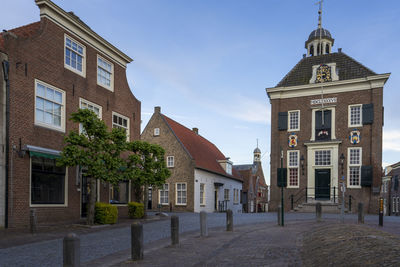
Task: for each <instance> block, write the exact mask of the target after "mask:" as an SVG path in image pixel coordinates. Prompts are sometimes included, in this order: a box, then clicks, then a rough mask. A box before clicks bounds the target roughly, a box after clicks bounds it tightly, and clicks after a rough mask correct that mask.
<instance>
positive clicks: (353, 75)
mask: <svg viewBox="0 0 400 267" xmlns="http://www.w3.org/2000/svg"><path fill="white" fill-rule="evenodd" d="M327 63H336V69H337V70H338V72H339V73H338V75H339V80H340V81H341V80H351V79H357V78H365V77H368V76H372V75H376V73H375V72H373V71H372V70H370V69H368V68H367V67H365V66H364V65H362V64H361V63H359V62H357V61H356V60H355V59H353V58H352V57H350V56H348V55H346V54H345V53H343V52H340V53H332V54H324V55H319V56H312V57H305V58H303V59H302V60H300V61H299V62H298V63H297V64H296V66H294V68H293V69H292V70H291V71H290V72H289V73H288V74H287V75H286V76H285V77H284V78H283V79H282V80H281V81H280V82H279V83H278V84H277V85H276V87H289V86H297V85H306V84H309V83H310V79H311V76H312V66H314V65H319V64H327Z"/></svg>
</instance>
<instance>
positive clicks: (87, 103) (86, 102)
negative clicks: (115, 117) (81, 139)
mask: <svg viewBox="0 0 400 267" xmlns="http://www.w3.org/2000/svg"><path fill="white" fill-rule="evenodd" d="M82 103H85V104H86V105H88V106H92V107H96V108H98V109H99V114H97V117H98V118H99V119H100V120H101V119H102V117H103V114H102V113H103V108H102V106H100V105H97V104H95V103H93V102H90V101H89V100H86V99H84V98H82V97H80V98H79V108H80V109H83V108H82ZM88 109H89V110H92V109H91V108H88ZM82 131H83V127H82V123H79V133H82Z"/></svg>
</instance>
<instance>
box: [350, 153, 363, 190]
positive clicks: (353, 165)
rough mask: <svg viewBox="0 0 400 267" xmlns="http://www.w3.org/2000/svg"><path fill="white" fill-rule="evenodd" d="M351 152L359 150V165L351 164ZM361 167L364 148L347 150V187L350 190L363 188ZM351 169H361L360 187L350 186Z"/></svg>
mask: <svg viewBox="0 0 400 267" xmlns="http://www.w3.org/2000/svg"><path fill="white" fill-rule="evenodd" d="M351 150H359V151H360V161H359V163H357V164H354V163H350V161H351V158H350V151H351ZM361 166H362V147H349V148H347V187H348V188H361ZM350 167H359V169H360V172H359V173H360V176H359V185H351V184H350Z"/></svg>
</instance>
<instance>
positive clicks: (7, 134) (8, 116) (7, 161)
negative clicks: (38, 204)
mask: <svg viewBox="0 0 400 267" xmlns="http://www.w3.org/2000/svg"><path fill="white" fill-rule="evenodd" d="M2 65H3V75H4V80H5V82H6V151H5V153H6V196H5V197H6V202H5V222H4V227H5V228H8V182H9V181H8V180H9V177H8V173H9V160H10V155H9V153H10V141H9V135H10V133H9V132H10V127H9V126H10V80H9V78H8V73H9V64H8V61H6V60H3V62H2Z"/></svg>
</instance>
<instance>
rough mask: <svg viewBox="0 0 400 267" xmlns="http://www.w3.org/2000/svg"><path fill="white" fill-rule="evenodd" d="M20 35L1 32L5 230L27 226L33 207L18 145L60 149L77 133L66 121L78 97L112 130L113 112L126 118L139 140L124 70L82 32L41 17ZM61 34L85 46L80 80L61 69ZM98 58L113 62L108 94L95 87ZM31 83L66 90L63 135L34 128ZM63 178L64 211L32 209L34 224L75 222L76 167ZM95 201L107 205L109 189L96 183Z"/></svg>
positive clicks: (25, 160)
mask: <svg viewBox="0 0 400 267" xmlns="http://www.w3.org/2000/svg"><path fill="white" fill-rule="evenodd" d="M90 31H91V30H90ZM11 32H12V31H11ZM25 32H28V34H25V35H27V36H24V35H23V34H21V33H20V32H18V31H16V32H15V34H3V36H2V39H3V41H2V44H3V47H0V53H4V54H5V55H6V56H7V57H8V62H9V84H10V96H9V99H10V102H9V107H10V120H9V122H10V123H9V136H10V138H9V140H8V142H9V146H10V153H9V166H10V167H9V176H8V179H9V187H8V196H9V198H8V227H25V226H27V225H29V213H30V209H32V208H33V207H32V206H30V175H31V173H30V172H31V170H30V166H31V163H30V156H29V153H27V154H26V155H25V156H24V157H22V158H21V157H19V156H18V155H17V150H19V144H20V142H21V145H22V147H24V146H26V145H33V146H37V147H42V148H46V149H53V150H58V151H60V150H61V149H62V147H63V138H64V136H65V135H66V134H67V133H68V132H69V131H71V130H73V129H78V125H76V124H74V123H72V122H71V121H69V119H68V118H69V117H70V114H71V113H72V112H76V111H77V110H78V108H79V101H80V98H83V99H85V100H88V101H90V102H93V103H95V104H97V105H99V106H101V107H102V120H103V121H104V122H105V123H106V124H107V126H108V127H109V128H111V127H112V112H117V113H119V114H121V115H124V116H125V117H128V118H129V122H130V131H129V135H130V140H134V139H139V138H140V118H141V113H140V112H141V111H140V101H139V100H137V99H136V98H135V97H134V95H133V94H132V92H131V90H130V88H129V85H128V82H127V78H126V70H125V67H124V66H121V64H119V63H118V62H116V61H115V60H114V59H113V57H112V56H110V55H108V54H105V53H106V52H105V51H107V50H104V49H102V50H100V51H99V48H95V47H93V45H92V44H91V43H89V42H87V41H86V40H85V39H83V38H81V36H84V34H83V33H81V32H77V33H74V34H73V33H71V32H70V30H69V29H65V28H62V27H61V26H59V25H57V24H56V23H55V22H53V21H52V20H50V19H48V18H46V17H42V18H41V20H40V22H37V23H36V24H32V25H28V26H26V27H25ZM65 35H67V36H69V37H71V38H73V39H74V40H76V41H78V42H79V43H81V44H82V45H84V46H85V50H86V54H85V59H84V60H86V75H85V77H82V76H81V75H79V74H77V73H75V72H73V71H71V70H69V69H67V68H65V67H64V50H65V46H64V37H65ZM0 39H1V38H0ZM119 53H121V52H119ZM98 55H99V56H101V57H103V58H104V59H106V60H108V61H109V62H111V63H112V64H113V67H114V70H113V76H114V91H113V92H112V91H110V90H108V89H105V88H104V87H102V86H100V85H98V84H97V56H98ZM126 63H129V62H126ZM125 65H126V64H125ZM35 79H37V80H40V81H42V82H45V83H47V84H49V85H51V86H54V87H56V88H58V89H61V90H63V91H64V92H65V100H66V102H65V132H61V131H57V130H52V129H49V128H46V127H42V126H37V125H35V117H34V116H35V115H34V114H35ZM0 83H3V80H2V81H1V82H0ZM0 88H2V87H1V86H0ZM13 146H15V149H14V151H13V150H12V149H11V148H12V147H13ZM66 179H67V186H66V187H67V191H66V192H67V196H66V200H67V204H66V207H34V208H35V210H36V214H37V221H38V223H39V224H40V223H56V222H71V221H77V220H79V219H80V217H81V216H80V215H81V214H80V208H81V192H80V191H81V182H80V180H79V178H77V175H76V170H75V168H68V170H67V174H66ZM100 201H102V202H109V188H108V185H103V184H101V185H100ZM126 213H127V211H126V207H121V209H120V214H121V216H124V215H125V216H126Z"/></svg>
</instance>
